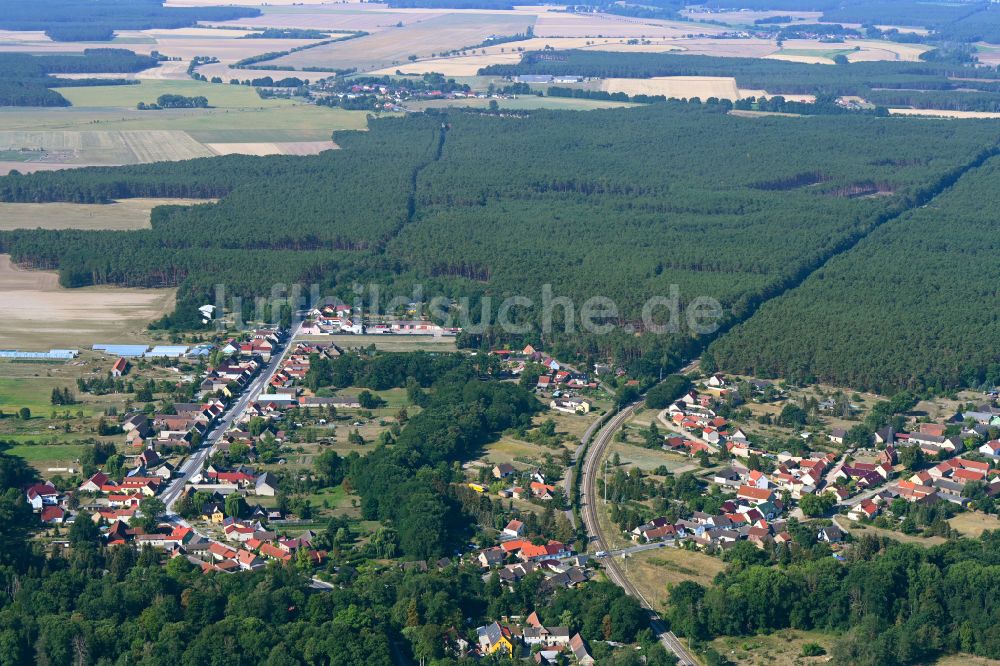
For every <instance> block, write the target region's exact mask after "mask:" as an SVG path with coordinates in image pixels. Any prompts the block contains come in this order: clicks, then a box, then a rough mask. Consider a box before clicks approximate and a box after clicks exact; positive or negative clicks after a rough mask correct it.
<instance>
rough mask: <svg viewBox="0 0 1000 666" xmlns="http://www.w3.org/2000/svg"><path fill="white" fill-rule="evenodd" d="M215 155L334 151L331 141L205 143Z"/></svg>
mask: <svg viewBox="0 0 1000 666" xmlns="http://www.w3.org/2000/svg"><path fill="white" fill-rule="evenodd" d="M205 145H206V146H208V147H209V148H211V149H212V151H213V152H215V154H216V155H257V156H259V157H263V156H266V155H318V154H320V153H321V152H323V151H324V150H335V149H336V148H337V144H335V143H334V142H333V141H294V142H283V143H206V144H205Z"/></svg>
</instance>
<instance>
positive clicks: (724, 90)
mask: <svg viewBox="0 0 1000 666" xmlns="http://www.w3.org/2000/svg"><path fill="white" fill-rule="evenodd" d="M601 90H606V91H608V92H623V93H625V94H627V95H665V96H666V97H680V98H688V99H690V98H692V97H700V98H701V99H703V100H704V99H708V98H709V97H717V98H719V99H728V100H734V101H735V100H737V99H740V93H739V89H737V87H736V79H734V78H732V77H725V76H662V77H656V78H652V79H605V80H604V81H602V82H601Z"/></svg>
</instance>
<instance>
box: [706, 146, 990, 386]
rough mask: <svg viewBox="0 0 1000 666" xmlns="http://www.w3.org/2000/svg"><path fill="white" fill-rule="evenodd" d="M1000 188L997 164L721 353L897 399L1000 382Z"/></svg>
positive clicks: (879, 234) (897, 224) (728, 361)
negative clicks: (904, 391) (905, 392)
mask: <svg viewBox="0 0 1000 666" xmlns="http://www.w3.org/2000/svg"><path fill="white" fill-rule="evenodd" d="M998 183H1000V158H993V159H991V160H989V161H988V162H986V164H984V165H983V166H982V167H980V168H978V169H975V170H973V171H971V172H969V173H968V174H966V175H965V176H964V177H963V178H962V179H961V181H959V183H958V184H957V185H956V186H955V187H954V188H952V189H951V190H949V191H947V192H945V193H944V194H942V195H941V196H940V197H938V198H936V199H935V200H934V201H933V202H932V203H931V204H930V205H928V206H926V207H922V208H919V209H915V210H913V211H911V212H908V213H906V214H905V215H903V216H901V217H900V218H899V219H896V220H893V221H892V222H890V223H889V224H886V225H885V226H883V227H881V228H880V229H878V230H877V231H875V232H874V233H872V234H871V236H869V237H868V238H866V239H865V240H864V241H862V242H861V243H859V244H858V245H857V247H855V248H854V249H853V250H851V251H850V252H846V253H844V254H842V255H840V256H838V257H836V258H835V259H833V260H832V261H830V263H829V264H827V265H826V266H824V267H823V268H822V269H821V270H819V271H817V272H816V273H815V274H813V275H812V276H811V277H810V278H809V279H808V280H806V281H805V283H803V285H802V286H801V287H799V288H798V289H795V290H793V291H791V292H789V293H788V294H786V295H784V296H782V297H780V298H777V299H775V300H773V301H771V302H770V303H767V304H765V305H764V306H763V307H762V308H761V309H760V311H759V312H758V313H757V314H756V315H755V316H754V317H753V318H751V319H750V320H749V321H748V322H747V323H746V324H744V325H742V326H740V327H738V328H736V329H735V330H734V331H732V332H731V333H730V334H729V335H728V336H725V337H723V338H722V339H721V340H719V341H718V342H716V343H715V344H714V345H713V346H712V347H711V352H712V354H713V356H714V357H715V359H716V360H717V362H719V363H720V364H721V366H722V367H725V368H726V369H730V370H739V371H747V372H753V373H759V374H764V375H781V376H784V377H791V378H793V379H802V380H812V379H818V380H820V381H826V382H831V383H834V384H838V385H842V386H870V387H874V388H877V389H881V390H884V391H888V392H892V391H895V390H898V389H899V388H908V389H915V390H922V389H927V388H930V389H941V388H943V387H948V386H956V385H965V386H979V385H981V384H983V383H988V384H989V385H990V386H993V385H997V384H1000V351H998V350H1000V319H998V318H997V310H996V303H997V285H998V284H1000V263H998V262H997V253H998V251H1000V235H998V234H997V221H996V212H995V211H996V210H997V206H998V205H1000V200H998V189H997V184H998Z"/></svg>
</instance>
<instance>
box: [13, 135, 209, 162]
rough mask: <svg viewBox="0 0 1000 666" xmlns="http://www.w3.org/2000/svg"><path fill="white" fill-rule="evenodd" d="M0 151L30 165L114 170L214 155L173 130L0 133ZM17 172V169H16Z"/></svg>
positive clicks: (187, 136)
mask: <svg viewBox="0 0 1000 666" xmlns="http://www.w3.org/2000/svg"><path fill="white" fill-rule="evenodd" d="M0 151H11V152H13V153H16V154H17V159H18V160H21V161H23V162H24V163H25V164H24V165H25V166H27V165H28V164H29V163H42V164H45V163H52V164H61V165H81V166H82V165H90V166H114V165H122V164H141V163H145V162H158V161H162V160H187V159H192V158H195V157H210V156H211V155H212V154H213V153H212V152H211V151H210V150H208V149H207V148H205V147H204V146H202V145H201V144H200V143H198V142H197V141H195V140H194V139H192V138H191V137H190V136H189V135H188V134H187V133H186V132H181V131H176V130H138V131H103V130H94V131H83V132H77V131H59V130H48V131H39V132H32V131H12V130H8V131H0ZM16 168H19V167H16Z"/></svg>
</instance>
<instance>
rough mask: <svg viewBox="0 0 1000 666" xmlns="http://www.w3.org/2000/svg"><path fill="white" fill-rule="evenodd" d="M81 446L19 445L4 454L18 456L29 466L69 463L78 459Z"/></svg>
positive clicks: (81, 450) (82, 447)
mask: <svg viewBox="0 0 1000 666" xmlns="http://www.w3.org/2000/svg"><path fill="white" fill-rule="evenodd" d="M84 448H85V447H84V445H83V444H19V445H17V446H12V447H11V448H9V449H7V451H6V453H7V454H9V455H12V456H20V457H21V458H24V459H25V460H26V461H27V462H29V463H31V464H38V463H54V462H71V461H73V460H76V459H77V458H79V457H80V454H81V453H82V452H83V449H84Z"/></svg>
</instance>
